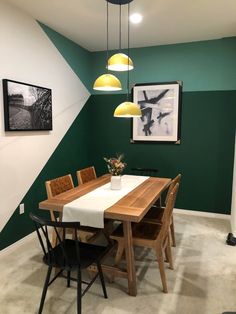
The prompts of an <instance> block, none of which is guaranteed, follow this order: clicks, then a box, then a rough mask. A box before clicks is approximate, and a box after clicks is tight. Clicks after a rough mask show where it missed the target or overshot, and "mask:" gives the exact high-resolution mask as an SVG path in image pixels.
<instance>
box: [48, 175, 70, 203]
mask: <svg viewBox="0 0 236 314" xmlns="http://www.w3.org/2000/svg"><path fill="white" fill-rule="evenodd" d="M45 186H46V191H47V196H48V198H52V197H54V196H56V195H58V194H60V193H63V192H66V191H68V190H71V189H73V188H74V183H73V180H72V176H71V174H67V175H65V176H62V177H59V178H56V179H53V180H49V181H46V182H45Z"/></svg>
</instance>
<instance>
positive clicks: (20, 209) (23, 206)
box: [19, 204, 25, 215]
mask: <svg viewBox="0 0 236 314" xmlns="http://www.w3.org/2000/svg"><path fill="white" fill-rule="evenodd" d="M19 212H20V215H22V214H24V212H25V204H20V207H19Z"/></svg>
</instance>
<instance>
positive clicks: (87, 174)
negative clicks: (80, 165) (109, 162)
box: [76, 166, 97, 184]
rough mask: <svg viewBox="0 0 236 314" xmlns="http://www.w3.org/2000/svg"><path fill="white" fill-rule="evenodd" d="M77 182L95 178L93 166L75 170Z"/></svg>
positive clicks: (81, 182) (80, 182)
mask: <svg viewBox="0 0 236 314" xmlns="http://www.w3.org/2000/svg"><path fill="white" fill-rule="evenodd" d="M76 175H77V179H78V184H83V183H86V182H89V181H91V180H94V179H96V178H97V175H96V171H95V168H94V167H93V166H92V167H88V168H84V169H81V170H78V171H77V172H76Z"/></svg>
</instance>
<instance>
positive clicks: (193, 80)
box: [92, 37, 236, 94]
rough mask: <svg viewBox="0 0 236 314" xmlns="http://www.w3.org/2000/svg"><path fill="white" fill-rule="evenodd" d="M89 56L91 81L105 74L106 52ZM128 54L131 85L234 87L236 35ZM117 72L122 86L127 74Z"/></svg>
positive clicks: (189, 88) (201, 88)
mask: <svg viewBox="0 0 236 314" xmlns="http://www.w3.org/2000/svg"><path fill="white" fill-rule="evenodd" d="M111 54H112V53H110V55H111ZM92 55H93V58H92V61H93V74H92V76H93V80H92V81H94V80H95V79H96V77H97V76H99V75H101V74H102V73H104V68H105V62H106V54H105V52H94V53H92ZM130 56H131V58H132V60H133V62H134V65H135V69H134V70H133V71H130V78H131V79H130V82H131V85H132V84H136V83H150V82H154V83H155V82H168V81H177V80H179V81H183V82H184V86H183V89H184V91H209V90H235V89H236V71H235V69H236V58H235V56H236V37H231V38H224V39H219V40H211V41H201V42H192V43H186V44H176V45H165V46H155V47H146V48H135V49H131V52H130ZM117 73H118V72H116V73H115V75H117V77H119V78H120V79H121V81H122V86H123V88H124V89H125V88H126V76H127V75H126V74H125V73H122V74H120V73H118V74H117ZM93 93H94V94H98V93H99V92H96V91H93ZM121 93H124V91H122V92H121Z"/></svg>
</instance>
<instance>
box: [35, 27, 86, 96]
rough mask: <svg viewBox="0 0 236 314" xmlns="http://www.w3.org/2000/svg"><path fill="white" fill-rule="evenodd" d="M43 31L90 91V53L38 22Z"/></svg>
mask: <svg viewBox="0 0 236 314" xmlns="http://www.w3.org/2000/svg"><path fill="white" fill-rule="evenodd" d="M39 25H40V26H41V27H42V29H43V31H44V32H45V33H46V34H47V36H48V37H49V39H50V40H51V41H52V43H53V44H54V45H55V47H56V48H57V49H58V51H59V52H60V53H61V55H62V56H63V58H64V59H65V60H66V61H67V63H68V64H69V66H70V67H71V69H72V70H73V71H74V72H75V74H76V75H77V76H78V77H79V78H80V80H81V82H82V83H83V84H84V85H85V86H86V87H87V89H88V90H89V91H90V92H91V91H92V80H91V79H92V78H91V76H92V68H91V63H92V55H91V53H90V52H89V51H88V50H86V49H84V48H82V47H81V46H79V45H77V44H76V43H75V42H73V41H71V40H69V39H68V38H66V37H64V36H62V35H61V34H59V33H57V32H55V31H54V30H53V29H51V28H49V27H48V26H46V25H44V24H42V23H40V22H39Z"/></svg>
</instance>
